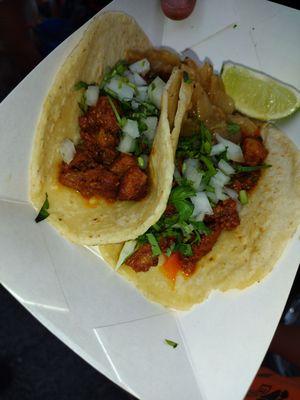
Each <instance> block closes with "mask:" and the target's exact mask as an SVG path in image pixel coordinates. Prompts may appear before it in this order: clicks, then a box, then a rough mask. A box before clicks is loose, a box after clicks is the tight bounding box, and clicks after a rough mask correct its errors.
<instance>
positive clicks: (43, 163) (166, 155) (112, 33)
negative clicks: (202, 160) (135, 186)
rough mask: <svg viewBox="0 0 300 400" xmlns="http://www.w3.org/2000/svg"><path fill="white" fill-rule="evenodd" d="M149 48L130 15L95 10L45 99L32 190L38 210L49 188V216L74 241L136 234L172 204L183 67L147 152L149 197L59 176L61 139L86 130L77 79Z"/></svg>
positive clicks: (93, 78)
mask: <svg viewBox="0 0 300 400" xmlns="http://www.w3.org/2000/svg"><path fill="white" fill-rule="evenodd" d="M149 47H152V45H151V43H150V41H149V39H148V38H147V36H146V35H145V33H144V32H143V31H142V30H141V28H140V27H139V26H138V25H137V23H136V22H135V21H134V19H133V18H131V17H129V16H128V15H126V14H123V13H118V12H109V13H106V14H102V15H101V16H100V17H96V18H95V19H94V20H93V21H92V22H91V23H90V25H89V27H88V29H87V31H86V32H85V33H84V35H83V37H82V39H81V41H80V42H79V44H78V45H77V46H76V47H75V49H74V50H73V52H72V53H71V54H70V56H69V57H68V58H67V59H66V61H65V62H64V64H63V66H62V67H61V69H60V70H59V72H58V74H57V76H56V78H55V81H54V83H53V85H52V87H51V89H50V91H49V93H48V96H47V98H46V100H45V103H44V105H43V109H42V113H41V117H40V120H39V123H38V126H37V132H36V137H35V141H34V146H33V152H32V161H31V171H30V173H31V176H30V197H31V201H32V203H33V205H34V207H35V208H36V210H39V209H40V208H41V206H42V204H43V202H44V200H45V196H46V193H47V194H48V199H49V204H50V208H49V213H50V216H49V217H48V221H49V222H50V223H51V224H52V225H53V226H55V227H56V228H57V229H58V231H59V232H60V233H61V234H62V235H64V236H65V237H67V238H68V239H70V240H71V241H73V242H76V243H79V244H83V245H98V244H103V243H116V242H120V241H123V240H129V239H135V238H136V237H137V236H139V235H140V234H142V233H144V232H145V231H146V230H147V229H148V228H149V227H150V226H151V225H152V224H154V223H155V222H156V221H157V220H158V219H159V218H160V216H161V215H162V213H163V212H164V209H165V207H166V204H167V200H168V196H169V193H170V190H171V186H172V177H173V170H174V161H173V156H174V143H172V140H171V135H170V131H171V129H172V130H173V129H174V128H175V124H176V126H179V125H180V121H178V118H179V116H178V115H179V114H180V113H179V114H178V112H177V105H178V97H179V90H180V85H181V84H182V83H181V82H182V79H181V76H182V72H181V71H180V69H177V68H175V69H174V71H173V73H172V75H171V77H170V79H169V81H168V83H167V85H166V89H165V91H164V94H163V97H162V106H161V113H160V118H159V122H158V127H157V132H156V136H155V139H154V143H153V147H152V151H151V155H150V158H149V174H148V176H149V181H150V187H149V191H148V195H147V196H146V197H145V198H144V199H143V200H141V201H115V202H113V203H112V202H111V203H109V202H107V201H105V200H104V199H102V200H101V199H100V200H96V199H92V201H89V200H86V199H84V198H83V197H82V196H81V195H80V194H79V193H78V192H76V191H75V190H73V189H70V188H68V187H65V186H63V185H61V184H60V183H59V181H58V172H59V165H60V163H61V155H60V151H59V149H60V145H61V142H62V140H63V139H65V138H69V139H71V140H73V142H75V143H76V142H77V141H78V140H79V137H80V135H79V125H78V116H79V114H80V109H79V107H78V100H79V99H80V97H81V93H79V92H76V91H75V90H74V84H75V83H77V82H78V81H80V80H83V81H86V82H89V83H90V82H97V83H100V81H101V79H102V77H103V74H104V72H105V69H106V68H107V67H111V66H113V65H114V64H115V63H116V62H118V61H119V60H121V59H124V58H125V55H126V51H127V50H129V49H138V50H142V51H143V50H146V49H148V48H149ZM175 114H176V116H177V120H175ZM175 130H176V129H175ZM177 131H179V128H178V129H177ZM172 146H173V147H172Z"/></svg>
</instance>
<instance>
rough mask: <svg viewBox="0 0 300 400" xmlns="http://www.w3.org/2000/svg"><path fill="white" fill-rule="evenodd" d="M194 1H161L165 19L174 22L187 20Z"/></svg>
mask: <svg viewBox="0 0 300 400" xmlns="http://www.w3.org/2000/svg"><path fill="white" fill-rule="evenodd" d="M195 4H196V0H161V8H162V10H163V12H164V14H165V15H166V17H168V18H170V19H175V20H181V19H185V18H187V17H188V16H189V15H191V13H192V12H193V10H194V7H195Z"/></svg>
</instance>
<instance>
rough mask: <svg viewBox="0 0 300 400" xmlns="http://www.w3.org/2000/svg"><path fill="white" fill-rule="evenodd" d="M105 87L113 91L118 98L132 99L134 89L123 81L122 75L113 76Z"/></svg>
mask: <svg viewBox="0 0 300 400" xmlns="http://www.w3.org/2000/svg"><path fill="white" fill-rule="evenodd" d="M105 87H106V88H107V89H109V90H111V91H112V92H114V93H115V94H116V95H117V96H118V98H119V99H120V100H127V101H129V100H132V98H133V95H134V89H133V88H132V87H131V86H129V85H127V84H126V83H125V82H123V80H122V77H120V76H118V75H117V76H114V77H113V78H112V79H111V80H110V82H108V83H107V84H106V85H105Z"/></svg>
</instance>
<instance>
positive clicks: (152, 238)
mask: <svg viewBox="0 0 300 400" xmlns="http://www.w3.org/2000/svg"><path fill="white" fill-rule="evenodd" d="M146 236H147V239H148V242H149V243H150V244H151V249H152V254H153V255H154V256H160V255H161V249H160V247H159V244H158V242H157V240H156V238H155V236H154V235H153V233H146Z"/></svg>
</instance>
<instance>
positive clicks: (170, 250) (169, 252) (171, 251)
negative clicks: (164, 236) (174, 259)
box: [166, 243, 175, 257]
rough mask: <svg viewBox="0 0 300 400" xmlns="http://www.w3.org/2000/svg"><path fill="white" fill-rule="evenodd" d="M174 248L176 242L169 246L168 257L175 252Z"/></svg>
mask: <svg viewBox="0 0 300 400" xmlns="http://www.w3.org/2000/svg"><path fill="white" fill-rule="evenodd" d="M174 248H175V243H172V244H171V246H170V247H168V248H167V250H166V256H167V257H170V255H171V254H172V253H173V250H174Z"/></svg>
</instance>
